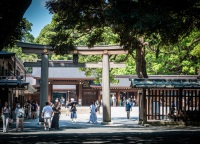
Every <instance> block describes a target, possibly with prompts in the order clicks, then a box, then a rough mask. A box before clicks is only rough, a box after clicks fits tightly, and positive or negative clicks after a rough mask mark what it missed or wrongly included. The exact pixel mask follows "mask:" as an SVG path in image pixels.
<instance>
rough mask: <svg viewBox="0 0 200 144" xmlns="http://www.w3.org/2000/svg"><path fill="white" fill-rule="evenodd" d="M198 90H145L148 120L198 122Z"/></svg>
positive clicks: (199, 116)
mask: <svg viewBox="0 0 200 144" xmlns="http://www.w3.org/2000/svg"><path fill="white" fill-rule="evenodd" d="M199 103H200V89H182V88H179V89H153V88H151V89H150V88H149V89H146V116H147V121H148V120H172V121H200V111H199V110H200V105H199Z"/></svg>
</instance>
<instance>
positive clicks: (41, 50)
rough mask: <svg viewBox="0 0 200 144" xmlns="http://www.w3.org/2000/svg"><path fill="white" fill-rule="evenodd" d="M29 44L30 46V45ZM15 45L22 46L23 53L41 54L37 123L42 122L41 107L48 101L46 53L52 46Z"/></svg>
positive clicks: (20, 43) (49, 51)
mask: <svg viewBox="0 0 200 144" xmlns="http://www.w3.org/2000/svg"><path fill="white" fill-rule="evenodd" d="M30 45H31V47H30ZM17 46H19V47H22V52H23V53H28V54H30V53H32V54H41V55H42V63H41V81H40V113H39V123H40V122H44V119H43V118H42V117H41V114H42V110H43V107H44V106H45V102H48V84H49V82H48V78H49V61H48V53H52V51H51V50H52V47H51V46H48V45H38V44H29V43H22V42H18V43H17Z"/></svg>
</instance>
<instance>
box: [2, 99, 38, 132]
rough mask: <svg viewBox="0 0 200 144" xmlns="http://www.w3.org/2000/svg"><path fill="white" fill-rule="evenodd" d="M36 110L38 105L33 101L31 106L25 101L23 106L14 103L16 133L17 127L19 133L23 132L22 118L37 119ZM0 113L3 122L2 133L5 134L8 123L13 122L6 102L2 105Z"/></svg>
mask: <svg viewBox="0 0 200 144" xmlns="http://www.w3.org/2000/svg"><path fill="white" fill-rule="evenodd" d="M37 109H38V105H37V103H36V102H35V101H33V102H32V104H31V103H30V102H29V101H26V103H25V105H22V104H20V103H19V102H17V103H16V108H15V116H16V132H18V130H19V126H20V129H21V131H23V128H24V126H23V123H24V117H27V118H33V119H36V118H37ZM1 113H2V121H3V132H4V133H7V132H8V128H9V123H10V122H11V121H13V116H12V111H11V107H10V106H9V105H8V102H5V103H4V106H3V107H2V109H1Z"/></svg>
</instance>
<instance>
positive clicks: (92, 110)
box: [88, 102, 97, 123]
mask: <svg viewBox="0 0 200 144" xmlns="http://www.w3.org/2000/svg"><path fill="white" fill-rule="evenodd" d="M96 112H97V110H96V106H95V105H94V102H91V105H90V119H89V121H88V123H90V122H92V123H97V115H96Z"/></svg>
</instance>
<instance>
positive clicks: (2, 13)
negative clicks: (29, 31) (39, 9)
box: [0, 0, 32, 50]
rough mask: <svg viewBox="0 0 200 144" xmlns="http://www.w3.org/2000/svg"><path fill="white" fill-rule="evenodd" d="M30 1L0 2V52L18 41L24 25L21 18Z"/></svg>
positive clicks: (11, 0)
mask: <svg viewBox="0 0 200 144" xmlns="http://www.w3.org/2000/svg"><path fill="white" fill-rule="evenodd" d="M31 2H32V0H1V1H0V50H2V49H3V48H4V47H5V46H8V45H9V44H11V45H13V44H14V43H15V41H16V40H20V39H21V36H22V35H23V34H22V31H23V29H25V23H24V21H22V17H23V15H24V13H25V11H26V10H27V8H28V7H29V6H30V4H31Z"/></svg>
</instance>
